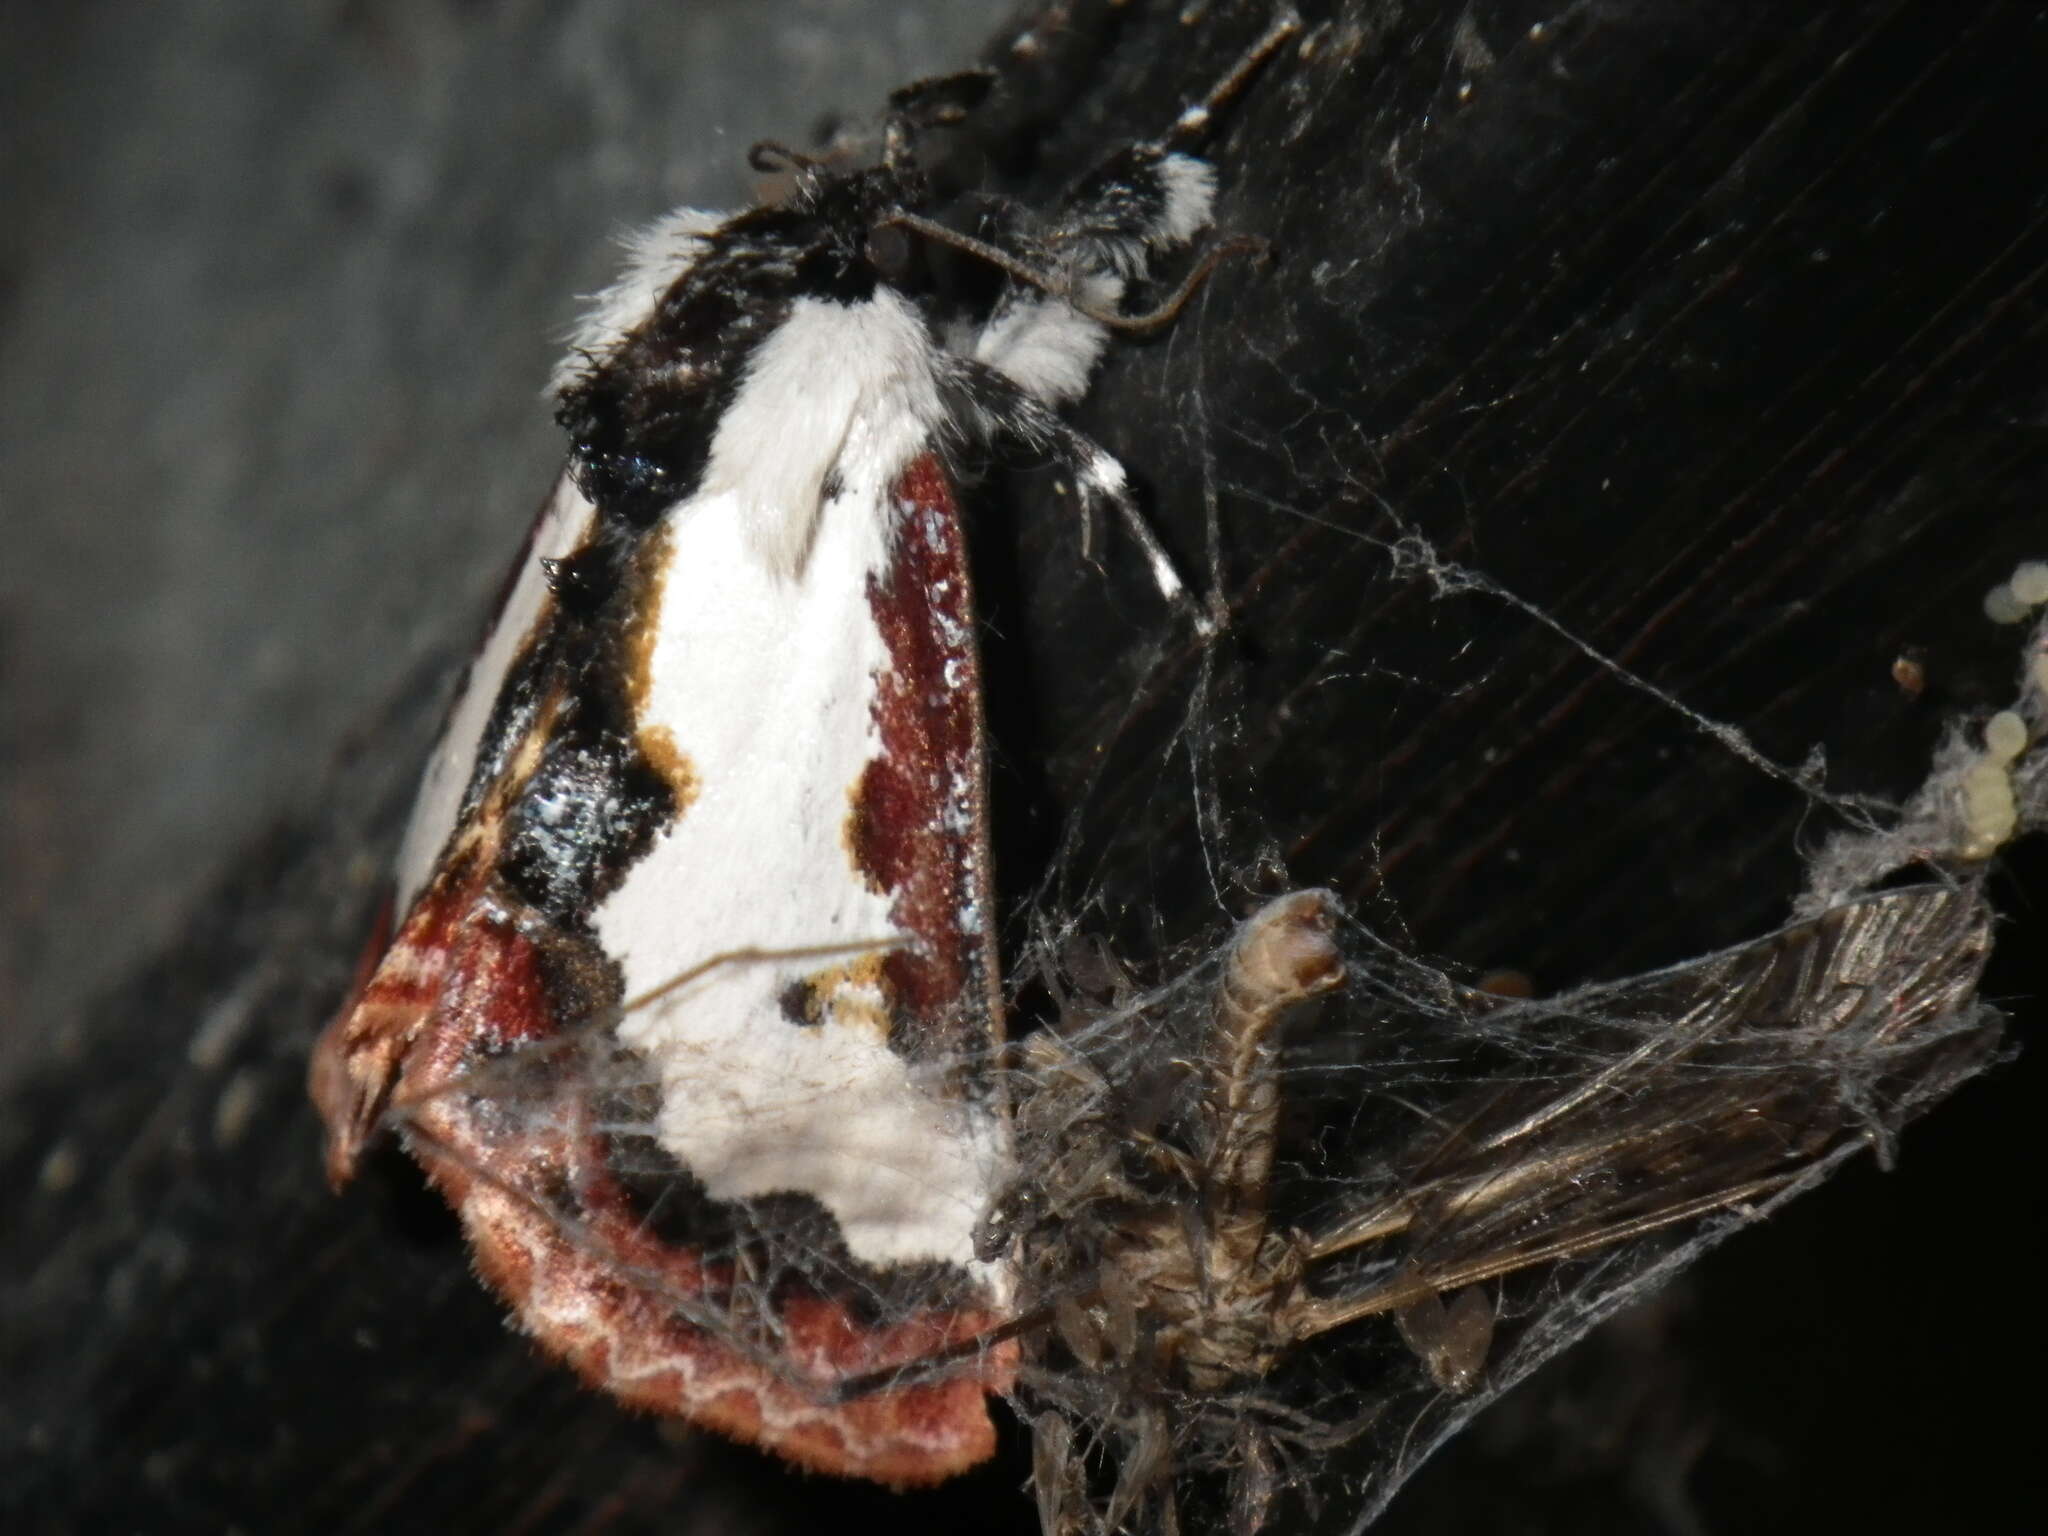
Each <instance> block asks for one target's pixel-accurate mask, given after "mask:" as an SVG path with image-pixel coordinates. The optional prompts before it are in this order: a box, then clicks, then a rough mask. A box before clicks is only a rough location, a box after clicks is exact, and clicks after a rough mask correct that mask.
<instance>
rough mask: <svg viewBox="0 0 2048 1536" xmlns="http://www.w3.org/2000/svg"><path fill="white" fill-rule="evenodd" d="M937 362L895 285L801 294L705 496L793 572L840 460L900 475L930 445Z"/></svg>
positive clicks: (773, 340)
mask: <svg viewBox="0 0 2048 1536" xmlns="http://www.w3.org/2000/svg"><path fill="white" fill-rule="evenodd" d="M931 363H932V339H931V333H930V332H929V331H928V330H927V329H926V328H925V323H924V321H923V319H922V318H921V317H920V316H919V315H918V313H917V311H916V309H914V308H913V307H912V306H911V304H910V302H909V301H908V300H906V299H904V298H903V297H902V296H901V295H899V294H897V293H895V292H893V291H891V290H889V289H886V288H883V289H878V290H876V293H875V296H874V297H873V298H872V299H870V300H868V301H866V302H864V303H859V304H835V303H830V302H827V301H824V300H819V299H800V300H798V301H797V303H796V304H795V305H794V306H793V307H792V308H791V310H790V314H789V318H788V319H787V320H785V321H784V322H783V323H782V324H781V325H780V326H778V327H776V329H775V333H774V334H773V335H772V336H770V337H769V338H768V339H767V340H766V341H765V342H763V343H762V344H761V345H760V347H759V348H757V349H756V350H755V352H754V355H753V357H752V358H751V359H749V360H748V363H747V371H746V376H745V379H744V380H743V381H742V383H741V385H740V390H739V393H738V395H736V396H735V397H734V399H733V402H732V404H731V405H730V406H728V407H727V408H726V411H725V414H724V415H723V416H722V417H721V418H720V419H719V423H718V432H717V435H716V436H714V437H713V438H712V440H711V462H710V464H709V466H708V467H707V468H706V470H705V473H704V484H703V488H702V491H701V493H700V494H701V496H702V497H703V498H704V499H705V500H710V499H712V498H714V497H719V496H729V497H730V498H731V499H732V500H733V502H734V503H735V505H736V506H737V508H738V515H739V517H740V520H741V522H742V523H743V524H744V525H745V527H746V530H747V535H748V537H749V539H750V540H751V541H752V544H753V552H754V556H755V560H756V563H765V564H766V565H767V566H768V567H769V568H770V569H771V570H773V571H774V572H776V573H778V574H780V575H783V576H785V577H790V578H794V577H796V576H797V574H798V573H799V571H800V569H801V567H802V566H803V565H804V563H805V559H806V556H807V554H808V552H809V550H810V546H811V539H812V536H813V533H814V530H815V528H816V525H817V520H818V508H819V504H820V501H821V497H822V491H823V488H824V483H825V476H826V475H827V473H829V472H830V471H831V470H832V469H833V467H834V466H835V465H837V466H839V467H840V470H841V473H842V475H844V474H846V473H847V472H848V470H849V468H850V466H853V465H861V466H865V467H873V466H878V465H888V466H892V468H891V473H892V474H893V473H895V472H898V471H900V470H901V469H902V467H903V466H904V465H905V464H907V463H909V462H910V460H911V459H912V458H913V457H914V456H915V455H916V454H917V453H918V451H919V450H920V449H922V448H923V447H924V445H925V444H926V442H927V441H928V440H929V438H930V435H931V430H932V428H933V426H934V425H935V424H936V423H937V421H938V419H939V396H938V386H937V384H936V383H935V382H934V380H933V378H932V366H931ZM877 494H879V495H886V494H887V489H886V487H885V488H884V489H883V490H882V491H881V492H878V493H877ZM689 515H690V514H689V513H688V512H687V511H685V512H684V513H682V514H681V517H687V516H689ZM879 515H880V514H879V512H878V513H877V517H878V519H879ZM681 517H679V518H678V521H679V522H680V520H681ZM682 739H684V738H682V737H681V736H680V735H679V736H678V740H682Z"/></svg>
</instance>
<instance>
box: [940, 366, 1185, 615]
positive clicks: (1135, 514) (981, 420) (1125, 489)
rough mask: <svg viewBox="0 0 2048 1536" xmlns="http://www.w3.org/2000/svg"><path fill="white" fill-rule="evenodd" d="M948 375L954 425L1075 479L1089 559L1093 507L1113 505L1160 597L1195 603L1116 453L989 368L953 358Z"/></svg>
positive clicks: (1084, 548) (1083, 534)
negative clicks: (1038, 457)
mask: <svg viewBox="0 0 2048 1536" xmlns="http://www.w3.org/2000/svg"><path fill="white" fill-rule="evenodd" d="M947 372H948V378H947V383H948V386H949V390H948V392H949V394H950V395H951V396H952V397H953V410H952V412H951V415H952V419H953V420H954V421H955V422H956V423H958V424H959V425H961V426H962V427H964V428H965V429H966V430H967V431H968V432H969V434H970V435H971V436H973V437H974V438H976V439H977V440H979V441H981V442H984V443H990V442H1013V443H1017V444H1019V445H1020V446H1022V447H1024V448H1027V449H1030V450H1032V451H1034V452H1038V453H1043V454H1045V455H1046V456H1047V457H1048V458H1050V459H1052V460H1053V462H1054V463H1056V464H1058V465H1060V466H1061V467H1062V468H1063V469H1065V470H1066V471H1067V473H1068V474H1070V475H1072V476H1073V478H1074V486H1075V489H1076V491H1077V492H1078V493H1079V495H1080V498H1081V505H1082V511H1083V515H1084V519H1085V520H1084V522H1083V524H1082V545H1081V547H1082V550H1083V552H1084V553H1086V552H1087V550H1088V549H1089V548H1090V546H1091V543H1092V540H1091V537H1090V534H1089V529H1090V528H1091V527H1092V525H1093V520H1094V515H1095V508H1096V507H1097V506H1098V505H1099V504H1101V503H1103V502H1107V503H1108V504H1109V505H1110V506H1111V507H1112V508H1113V509H1114V510H1115V512H1116V515H1117V516H1118V517H1119V518H1120V519H1121V520H1122V521H1123V524H1124V526H1125V528H1127V529H1128V530H1129V531H1130V535H1131V537H1132V538H1133V539H1134V540H1136V541H1137V545H1138V548H1139V549H1140V550H1141V551H1143V553H1144V556H1145V562H1146V564H1147V565H1148V566H1149V567H1150V569H1151V572H1152V582H1153V585H1155V586H1156V587H1158V588H1159V592H1160V595H1161V596H1162V597H1164V598H1165V599H1166V600H1167V601H1168V602H1170V603H1173V604H1176V605H1187V604H1189V601H1190V600H1189V597H1188V590H1187V583H1186V582H1185V581H1184V580H1182V579H1181V574H1180V572H1179V570H1177V569H1176V568H1175V566H1174V563H1173V560H1172V557H1171V556H1169V555H1168V554H1167V553H1166V549H1165V546H1163V545H1162V544H1161V543H1160V542H1159V537H1158V535H1157V534H1155V533H1153V531H1152V525H1151V524H1150V523H1148V522H1146V521H1145V517H1144V514H1143V513H1141V512H1140V511H1139V510H1138V504H1137V502H1135V501H1134V500H1132V498H1131V491H1130V483H1129V480H1128V479H1127V477H1126V476H1125V474H1124V467H1123V465H1122V463H1120V462H1119V461H1118V459H1117V457H1116V455H1115V454H1113V453H1111V452H1110V451H1109V450H1108V449H1107V448H1104V447H1103V446H1102V445H1101V444H1099V443H1097V442H1096V441H1095V440H1094V439H1092V438H1090V437H1089V436H1088V435H1087V434H1086V433H1083V432H1081V431H1079V430H1078V429H1076V428H1075V427H1073V426H1070V425H1069V424H1068V423H1067V422H1065V421H1063V420H1061V418H1060V416H1059V414H1058V412H1056V411H1054V410H1053V408H1052V407H1051V406H1050V405H1048V404H1047V403H1046V402H1045V401H1044V400H1042V399H1040V398H1039V397H1038V396H1037V395H1034V394H1033V393H1031V392H1030V391H1029V390H1027V389H1026V388H1025V387H1024V386H1023V385H1021V384H1020V383H1018V382H1017V380H1015V379H1014V378H1012V377H1010V376H1009V375H1008V374H1006V373H1003V372H1001V371H1000V370H998V369H996V368H994V367H992V366H990V365H988V364H985V363H980V362H977V361H975V360H973V359H971V358H955V359H952V361H951V365H950V367H949V368H948V370H947ZM1196 622H1197V624H1198V625H1200V626H1201V627H1203V628H1204V629H1207V628H1208V626H1209V620H1208V618H1207V616H1206V615H1200V614H1198V615H1197V619H1196Z"/></svg>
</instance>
